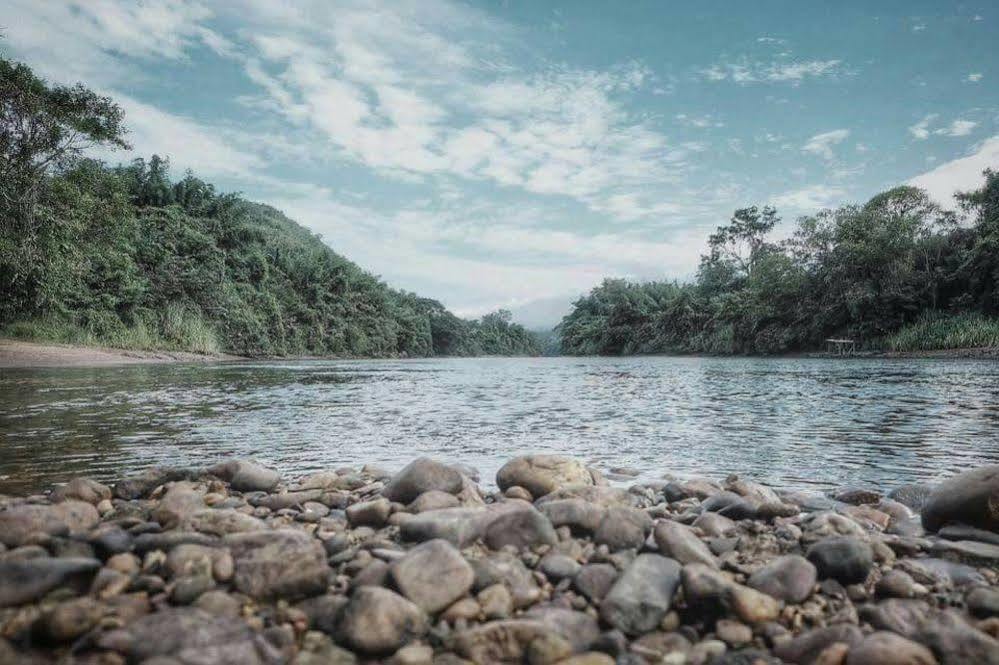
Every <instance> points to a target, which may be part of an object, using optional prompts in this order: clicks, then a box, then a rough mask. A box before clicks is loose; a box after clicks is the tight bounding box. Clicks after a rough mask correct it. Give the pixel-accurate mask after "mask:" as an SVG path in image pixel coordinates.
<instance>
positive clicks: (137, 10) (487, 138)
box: [0, 0, 999, 327]
mask: <svg viewBox="0 0 999 665" xmlns="http://www.w3.org/2000/svg"><path fill="white" fill-rule="evenodd" d="M0 5H2V6H3V12H0V53H2V54H3V55H5V56H6V57H12V58H15V59H19V60H23V61H25V62H27V63H28V64H29V65H30V66H32V67H33V68H34V69H35V70H36V72H38V73H39V74H41V75H43V76H45V77H46V78H48V79H49V80H51V81H53V82H59V83H72V82H76V81H82V82H84V83H86V84H87V85H88V86H90V87H92V88H94V89H96V90H99V91H101V92H103V93H106V94H109V95H112V96H113V97H114V98H115V99H116V100H117V101H118V102H119V103H120V104H121V106H122V107H123V108H124V109H125V112H126V120H127V124H128V125H129V127H130V131H131V134H130V137H129V139H130V141H131V142H132V144H133V146H134V154H130V153H123V152H117V153H114V154H110V153H109V154H101V155H100V156H101V157H103V158H105V159H107V160H108V161H111V162H118V161H128V160H129V159H131V158H132V157H133V156H135V155H145V156H148V155H151V154H153V153H157V154H160V155H166V156H168V157H169V158H170V160H171V164H172V169H173V172H174V175H177V176H179V175H181V174H182V173H183V171H184V170H185V169H192V170H193V171H194V172H195V174H196V175H199V176H200V177H202V178H204V179H206V180H209V181H211V182H213V183H215V184H216V185H217V186H219V187H221V188H222V189H223V190H225V191H239V192H242V193H243V194H244V195H245V196H247V197H248V198H251V199H254V200H259V201H262V202H266V203H269V204H271V205H273V206H275V207H277V208H279V209H281V210H282V211H284V212H285V213H286V214H287V215H289V216H290V217H291V218H293V219H295V220H296V221H298V222H299V223H301V224H303V225H305V226H306V227H308V228H309V229H311V230H313V231H314V232H316V233H318V234H320V235H321V236H322V238H323V240H324V241H325V242H326V243H327V244H328V245H329V246H330V247H332V248H333V249H335V250H336V251H337V252H339V253H341V254H343V255H345V256H347V257H348V258H350V259H352V260H353V261H355V262H356V263H358V264H359V265H361V266H362V267H364V268H366V269H368V270H370V271H371V272H373V273H375V274H377V275H379V276H381V278H382V279H384V280H385V281H386V282H387V283H389V284H390V285H392V286H393V287H396V288H401V289H405V290H408V291H414V292H417V293H419V294H421V295H425V296H429V297H433V298H437V299H439V300H440V301H442V302H443V303H445V304H446V305H447V306H449V307H450V308H451V309H452V310H454V311H456V312H457V313H459V314H462V315H465V316H478V315H481V314H483V313H485V312H488V311H491V310H494V309H496V308H499V307H504V308H507V309H511V310H513V312H514V314H515V318H517V319H518V320H520V321H521V322H523V323H525V324H527V325H530V326H533V327H541V326H548V325H552V324H554V323H556V322H557V321H558V319H559V318H560V317H561V315H562V314H564V313H565V312H566V311H567V309H568V306H569V303H570V302H571V301H572V300H573V299H575V298H576V297H577V296H579V295H580V294H581V293H584V292H586V291H588V290H589V289H590V288H592V287H593V286H594V285H596V284H598V283H600V282H601V281H602V280H603V279H604V278H606V277H624V278H629V279H635V280H649V279H688V278H690V277H691V276H692V275H693V273H694V272H695V271H696V268H697V264H698V261H699V255H700V253H701V251H702V250H703V248H704V245H705V242H706V239H707V236H708V234H709V233H710V232H711V231H712V230H713V229H714V228H715V227H717V226H718V225H721V224H724V223H725V222H726V221H727V219H728V218H729V216H730V215H731V213H732V211H733V210H734V209H736V208H739V207H745V206H749V205H764V204H771V205H774V206H776V207H777V208H778V211H779V212H780V214H781V216H782V218H783V220H784V222H783V223H782V226H781V228H780V229H778V233H787V232H788V229H790V228H791V227H792V225H793V223H794V220H795V219H796V218H797V217H798V216H800V215H803V214H808V213H813V212H816V211H818V210H819V209H822V208H824V207H835V206H838V205H841V204H844V203H851V202H860V201H864V200H866V199H867V198H869V197H870V196H872V195H873V194H875V193H877V192H879V191H882V190H884V189H887V188H889V187H892V186H894V185H897V184H901V183H911V184H915V185H918V186H920V187H924V188H926V189H927V191H929V192H930V194H931V195H932V196H933V197H934V198H936V199H937V200H938V201H940V202H941V203H942V204H944V205H947V206H953V205H954V200H953V198H952V194H953V193H954V191H955V190H958V189H968V188H973V187H975V186H976V185H978V184H979V183H980V182H981V180H982V179H981V171H982V170H983V169H984V168H985V167H987V166H993V167H999V66H997V64H999V29H997V27H999V6H996V5H995V4H994V2H993V1H992V0H989V1H979V2H960V3H950V2H941V1H939V0H934V1H918V0H908V1H904V2H901V1H897V2H896V1H890V2H889V1H881V2H870V1H869V0H858V1H842V2H836V3H814V2H800V1H793V2H775V1H767V0H762V1H758V2H752V3H749V2H738V3H737V2H712V1H710V0H706V1H701V2H668V1H664V0H663V1H648V2H646V1H641V0H629V1H628V2H590V1H585V0H573V1H571V2H544V1H541V0H492V1H479V2H458V1H450V0H413V1H408V0H397V1H388V0H356V1H354V0H343V1H339V0H333V1H331V0H316V1H315V2H312V1H309V0H300V1H296V2H293V3H291V2H289V3H285V2H274V1H273V0H227V1H226V2H219V3H210V2H201V1H195V0H192V1H179V0H158V1H148V2H137V1H135V0H121V1H117V0H87V1H84V2H72V1H68V0H45V1H44V2H39V1H38V0H0Z"/></svg>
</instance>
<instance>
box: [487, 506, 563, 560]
mask: <svg viewBox="0 0 999 665" xmlns="http://www.w3.org/2000/svg"><path fill="white" fill-rule="evenodd" d="M484 540H485V543H486V545H488V546H489V547H491V548H492V549H494V550H498V549H501V548H503V547H504V546H506V545H512V546H513V547H516V548H517V549H521V548H525V547H534V546H536V545H554V544H555V543H556V542H558V537H557V536H556V535H555V527H554V526H552V523H551V521H549V519H548V518H547V517H545V516H544V515H543V514H542V513H540V512H538V511H537V510H534V509H533V508H531V509H528V510H516V511H512V512H509V513H507V514H505V515H500V516H499V517H497V518H496V519H495V520H493V522H492V524H490V525H489V527H488V528H487V529H486V532H485V538H484Z"/></svg>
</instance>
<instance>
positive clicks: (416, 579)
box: [389, 540, 475, 614]
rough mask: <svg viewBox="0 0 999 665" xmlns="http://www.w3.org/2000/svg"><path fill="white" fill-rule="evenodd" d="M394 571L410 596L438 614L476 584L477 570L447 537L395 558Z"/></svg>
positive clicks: (419, 605)
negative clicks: (473, 568)
mask: <svg viewBox="0 0 999 665" xmlns="http://www.w3.org/2000/svg"><path fill="white" fill-rule="evenodd" d="M389 572H390V575H391V576H392V580H393V581H394V582H395V585H396V587H398V589H399V591H400V592H402V594H403V595H404V596H406V598H408V599H409V600H411V601H413V602H414V603H415V604H416V605H417V606H418V607H420V608H421V609H422V610H424V611H426V612H428V613H431V614H434V613H437V612H440V611H441V610H443V609H444V608H446V607H447V606H448V605H450V604H451V603H453V602H454V601H456V600H458V599H459V598H461V597H462V596H464V595H465V594H466V593H468V590H469V589H470V588H471V587H472V583H473V581H474V580H475V573H474V572H473V571H472V567H471V566H470V565H469V564H468V562H467V561H465V558H464V557H463V556H462V555H461V552H459V551H458V550H457V549H455V548H454V547H453V546H452V545H451V544H450V543H448V542H447V541H445V540H430V541H428V542H425V543H423V544H422V545H418V546H417V547H414V548H413V549H412V550H410V551H409V552H407V553H406V555H405V556H404V557H402V558H401V559H399V560H397V561H395V562H394V563H393V564H392V565H391V567H390V569H389Z"/></svg>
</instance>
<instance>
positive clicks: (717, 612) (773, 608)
mask: <svg viewBox="0 0 999 665" xmlns="http://www.w3.org/2000/svg"><path fill="white" fill-rule="evenodd" d="M682 580H683V595H684V598H685V599H686V601H687V606H688V608H690V609H691V610H692V611H693V612H695V613H697V614H699V615H701V616H703V617H705V618H706V619H709V620H710V619H713V618H717V617H721V616H724V615H725V614H727V613H728V612H732V613H734V614H735V615H736V616H738V617H739V618H740V619H741V620H743V621H745V622H746V623H749V624H758V623H763V622H765V621H772V620H774V619H776V618H777V614H778V612H779V611H780V604H779V603H778V601H777V600H776V599H774V598H772V597H771V596H769V595H767V594H765V593H761V592H759V591H756V590H755V589H750V588H749V587H745V586H742V585H741V584H737V583H735V582H734V581H732V580H731V579H729V578H727V577H725V576H724V575H723V574H722V573H720V572H719V571H717V570H715V569H713V568H711V567H709V566H705V565H704V564H701V563H691V564H688V565H686V566H684V567H683V572H682Z"/></svg>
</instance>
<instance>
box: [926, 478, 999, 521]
mask: <svg viewBox="0 0 999 665" xmlns="http://www.w3.org/2000/svg"><path fill="white" fill-rule="evenodd" d="M921 513H922V518H923V527H925V528H926V530H927V531H937V530H939V529H940V528H941V527H942V526H944V525H946V524H951V523H956V524H967V525H968V526H973V527H977V528H979V529H985V530H986V531H999V464H994V465H992V466H984V467H981V468H978V469H973V470H972V471H966V472H965V473H959V474H958V475H956V476H954V477H953V478H950V479H948V480H946V481H944V482H942V483H940V484H939V485H937V487H936V488H935V489H934V490H933V492H932V493H931V494H930V496H929V498H928V499H927V500H926V504H925V505H924V506H923V508H922V511H921Z"/></svg>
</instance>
